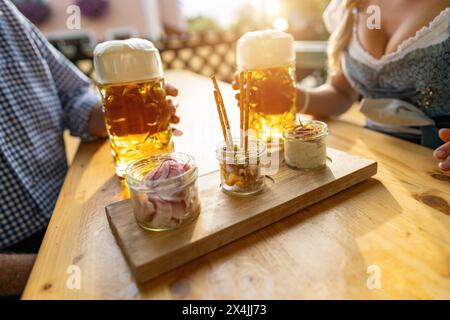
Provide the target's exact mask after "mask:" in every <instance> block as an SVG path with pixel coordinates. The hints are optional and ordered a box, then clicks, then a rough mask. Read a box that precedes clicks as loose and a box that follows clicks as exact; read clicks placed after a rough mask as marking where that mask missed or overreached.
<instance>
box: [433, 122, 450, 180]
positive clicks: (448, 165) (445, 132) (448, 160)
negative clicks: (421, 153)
mask: <svg viewBox="0 0 450 320" xmlns="http://www.w3.org/2000/svg"><path fill="white" fill-rule="evenodd" d="M439 137H440V138H441V139H442V141H444V142H445V144H444V145H442V146H440V147H439V148H437V149H436V150H435V151H434V157H435V158H436V159H437V160H439V168H441V169H442V170H444V171H450V129H441V130H440V131H439Z"/></svg>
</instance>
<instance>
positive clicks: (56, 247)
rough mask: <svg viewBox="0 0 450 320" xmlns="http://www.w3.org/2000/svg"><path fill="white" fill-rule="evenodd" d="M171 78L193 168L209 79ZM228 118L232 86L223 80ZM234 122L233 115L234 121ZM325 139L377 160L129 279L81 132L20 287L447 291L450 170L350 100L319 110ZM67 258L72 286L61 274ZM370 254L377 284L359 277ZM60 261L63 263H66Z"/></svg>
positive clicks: (257, 295) (209, 292) (103, 159)
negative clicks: (203, 250)
mask: <svg viewBox="0 0 450 320" xmlns="http://www.w3.org/2000/svg"><path fill="white" fill-rule="evenodd" d="M167 81H168V82H169V83H173V84H174V85H176V86H178V88H179V89H180V97H179V102H180V107H179V111H178V112H179V114H180V116H181V119H182V122H181V123H180V124H179V125H178V126H177V128H178V129H179V130H180V131H183V132H184V134H183V135H181V136H179V137H176V148H177V150H179V151H184V152H189V153H191V154H193V155H194V156H195V158H196V160H197V163H198V165H199V167H200V168H201V169H202V170H203V173H207V172H210V171H212V170H215V169H216V165H217V163H216V160H215V158H214V155H213V151H214V147H215V144H216V142H217V141H219V140H220V137H221V131H220V130H221V129H220V125H219V123H218V120H217V116H216V115H215V109H214V106H215V105H214V100H213V97H212V94H211V83H210V80H209V79H207V78H204V77H201V76H196V75H194V74H192V73H188V72H179V71H178V72H168V73H167ZM221 90H222V92H223V94H224V99H225V103H226V105H227V107H228V110H227V111H228V116H229V118H230V121H232V124H231V125H232V127H236V126H237V127H238V128H239V122H238V121H239V112H238V109H237V108H233V101H234V98H233V92H232V90H231V88H230V87H228V86H227V87H225V86H222V87H221ZM233 123H235V124H233ZM327 123H328V125H329V129H330V137H329V142H330V146H331V147H333V148H336V149H339V150H343V151H346V152H349V153H351V154H356V155H360V156H363V157H367V158H370V159H375V160H376V161H377V162H378V173H377V175H375V177H374V178H373V179H369V180H368V181H366V182H362V183H360V184H358V185H357V186H355V187H352V188H350V189H348V190H346V191H343V192H341V193H339V194H337V195H335V196H333V197H331V198H329V199H326V200H324V201H321V202H320V203H317V204H315V205H312V206H310V207H308V208H307V209H304V210H301V211H300V212H298V213H297V214H294V215H292V216H290V217H288V218H286V219H283V220H281V221H279V222H277V223H275V224H273V225H271V226H268V227H266V228H263V229H261V230H259V231H257V232H254V233H252V234H250V235H248V236H246V237H244V238H242V239H240V240H238V241H235V242H233V243H231V244H228V245H226V246H224V247H222V248H220V249H218V250H215V251H214V252H211V253H209V254H206V255H204V256H202V257H200V258H198V259H195V260H194V261H192V262H190V263H188V264H186V265H183V266H181V267H179V268H177V269H175V270H173V271H171V272H168V273H166V274H164V275H162V276H160V277H157V278H156V279H154V280H151V281H149V282H147V283H145V284H144V285H140V284H137V283H136V282H135V281H134V279H133V277H132V275H131V273H130V270H129V268H128V265H127V264H126V261H125V259H124V258H123V255H122V253H121V251H120V248H119V247H118V245H117V243H116V241H115V239H114V237H113V235H112V233H111V230H110V228H109V225H108V221H107V218H106V215H105V212H104V208H105V206H106V205H108V204H111V203H114V202H117V201H119V200H122V199H126V198H128V194H127V192H126V190H125V189H124V188H123V186H122V183H121V181H120V180H119V179H117V178H116V177H115V176H114V173H113V172H114V166H113V162H112V157H111V153H110V148H109V145H108V143H106V142H98V143H93V144H82V145H81V146H80V149H79V151H78V153H77V155H76V157H75V160H74V162H73V164H72V166H71V168H70V170H69V172H68V175H67V178H66V181H65V183H64V186H63V188H62V190H61V193H60V195H59V199H58V202H57V204H56V208H55V210H54V213H53V216H52V219H51V221H50V225H49V228H48V230H47V233H46V235H45V239H44V242H43V243H42V246H41V249H40V252H39V255H38V257H37V261H36V264H35V266H34V268H33V271H32V274H31V277H30V279H29V281H28V284H27V287H26V289H25V292H24V294H23V298H25V299H80V298H84V299H227V298H228V299H314V298H321V299H438V298H440V299H450V245H449V243H450V216H449V203H450V188H449V186H450V174H448V173H444V172H442V171H440V170H439V169H438V167H437V163H436V161H435V160H434V159H433V156H432V150H430V149H426V148H423V147H420V146H417V145H414V144H411V143H408V142H405V141H402V140H399V139H395V138H392V137H390V136H387V135H383V134H380V133H377V132H373V131H371V130H367V129H364V128H363V126H364V119H363V118H362V116H361V115H360V113H359V112H358V110H357V106H355V107H354V108H353V109H352V110H351V111H350V112H348V113H347V114H345V115H344V116H342V117H341V118H339V119H329V120H327ZM70 265H77V266H78V267H79V268H80V271H81V274H80V276H81V287H80V289H79V290H70V289H69V288H68V287H67V285H66V283H67V281H68V279H69V278H68V277H69V276H70V275H69V274H68V273H67V271H68V267H69V266H70ZM370 266H378V267H379V269H380V271H381V288H380V289H378V290H370V289H369V288H368V287H367V285H366V283H367V280H368V277H369V276H370V274H368V271H370V268H369V267H370ZM69 271H70V270H69Z"/></svg>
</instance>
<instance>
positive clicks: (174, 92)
mask: <svg viewBox="0 0 450 320" xmlns="http://www.w3.org/2000/svg"><path fill="white" fill-rule="evenodd" d="M164 88H165V89H166V93H167V95H168V96H171V97H177V96H178V89H177V88H175V87H174V86H172V85H170V84H166V85H165V87H164ZM169 105H170V107H171V112H172V117H171V118H170V122H172V123H174V124H177V123H178V122H180V117H178V116H177V115H176V114H175V113H176V112H177V108H176V106H174V105H173V102H172V100H169Z"/></svg>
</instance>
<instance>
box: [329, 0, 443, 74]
mask: <svg viewBox="0 0 450 320" xmlns="http://www.w3.org/2000/svg"><path fill="white" fill-rule="evenodd" d="M344 15H345V8H344V5H343V0H332V1H331V2H330V4H329V5H328V7H327V8H326V9H325V12H324V14H323V19H324V22H325V26H326V28H327V30H328V32H330V33H332V32H333V30H335V29H336V28H337V27H338V25H339V23H340V22H341V20H342V19H343V18H344ZM355 30H356V28H354V31H353V36H352V39H351V41H350V44H349V47H348V52H349V54H350V55H351V56H352V58H354V59H356V60H358V61H359V62H361V63H364V64H365V65H367V66H369V67H371V68H373V69H375V70H380V69H381V68H382V67H383V66H385V65H386V64H388V63H390V62H393V61H396V60H399V59H402V58H403V57H404V56H405V55H406V54H408V53H410V52H411V51H414V50H417V49H422V48H426V47H428V46H431V45H435V44H438V43H441V42H443V41H445V40H447V39H448V37H449V36H450V7H449V8H446V9H444V10H442V11H441V13H440V14H439V15H438V16H436V17H435V18H434V19H433V20H432V21H431V22H430V23H429V24H428V25H427V26H424V27H423V28H421V29H420V30H418V31H417V32H416V34H415V35H414V36H412V37H410V38H408V39H406V40H404V41H403V42H402V43H401V44H400V45H399V46H398V48H397V50H396V51H395V52H391V53H388V54H386V55H384V56H382V57H381V58H380V59H377V58H375V57H374V56H372V55H371V54H370V53H369V52H367V51H366V50H365V49H364V48H363V47H362V45H361V44H360V42H359V40H358V37H357V33H356V31H355Z"/></svg>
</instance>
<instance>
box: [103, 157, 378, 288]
mask: <svg viewBox="0 0 450 320" xmlns="http://www.w3.org/2000/svg"><path fill="white" fill-rule="evenodd" d="M328 156H329V157H330V158H331V160H332V161H331V163H330V164H329V165H328V166H327V167H326V168H324V169H321V170H318V171H310V172H302V171H295V170H291V169H289V168H287V167H285V166H283V167H282V168H280V170H279V172H278V173H277V174H275V175H274V176H272V177H271V178H273V181H268V185H267V187H266V189H265V190H264V191H263V192H262V193H261V194H258V195H255V196H251V197H231V196H229V195H226V194H224V193H223V192H221V191H220V190H219V172H218V171H217V172H213V173H210V174H207V175H204V176H201V177H199V181H198V182H199V192H200V199H201V202H202V211H201V213H200V215H199V218H198V219H197V220H196V221H194V222H192V223H190V224H188V225H185V226H183V227H181V228H180V229H177V230H173V231H165V232H149V231H146V230H144V229H142V228H140V227H139V226H138V225H137V223H136V222H135V220H134V215H133V209H132V207H131V202H130V200H124V201H120V202H117V203H113V204H111V205H109V206H107V207H106V214H107V216H108V221H109V224H110V227H111V230H112V232H113V234H114V236H115V238H116V240H117V243H118V244H119V246H120V248H121V249H122V252H123V254H124V256H125V258H126V260H127V261H128V264H129V266H130V268H131V271H132V273H133V275H134V277H135V278H136V280H137V281H138V282H144V281H147V280H150V279H152V278H154V277H156V276H158V275H160V274H162V273H165V272H167V271H169V270H171V269H174V268H176V267H178V266H180V265H182V264H184V263H186V262H189V261H191V260H193V259H195V258H197V257H199V256H201V255H204V254H206V253H208V252H210V251H213V250H215V249H217V248H219V247H221V246H223V245H226V244H228V243H230V242H232V241H234V240H236V239H239V238H241V237H243V236H245V235H247V234H249V233H251V232H254V231H256V230H258V229H261V228H263V227H265V226H267V225H269V224H272V223H274V222H276V221H278V220H280V219H283V218H285V217H287V216H289V215H291V214H294V213H296V212H298V211H300V210H301V209H303V208H305V207H307V206H310V205H312V204H314V203H316V202H319V201H321V200H323V199H325V198H328V197H330V196H332V195H334V194H336V193H338V192H340V191H342V190H344V189H347V188H349V187H351V186H353V185H355V184H357V183H359V182H362V181H364V180H366V179H368V178H370V177H371V176H373V175H375V174H376V172H377V163H376V162H375V161H372V160H369V159H365V158H361V157H357V156H353V155H349V154H347V153H344V152H341V151H337V150H334V149H328Z"/></svg>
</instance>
